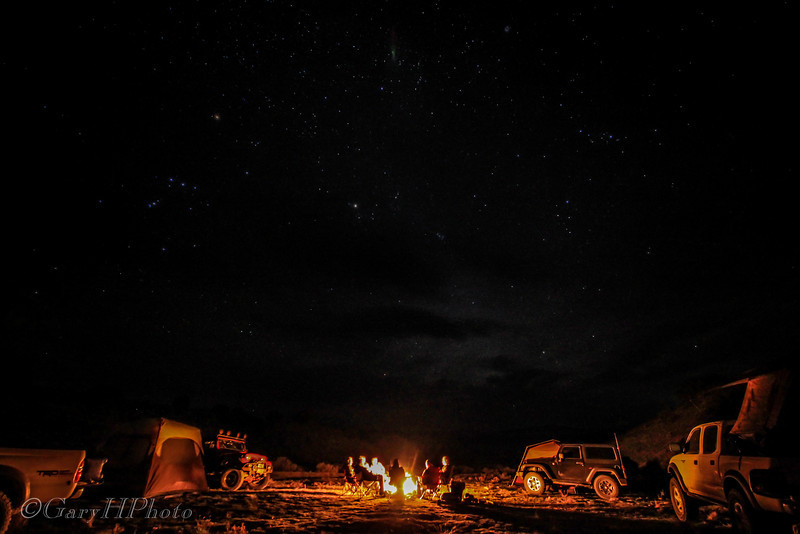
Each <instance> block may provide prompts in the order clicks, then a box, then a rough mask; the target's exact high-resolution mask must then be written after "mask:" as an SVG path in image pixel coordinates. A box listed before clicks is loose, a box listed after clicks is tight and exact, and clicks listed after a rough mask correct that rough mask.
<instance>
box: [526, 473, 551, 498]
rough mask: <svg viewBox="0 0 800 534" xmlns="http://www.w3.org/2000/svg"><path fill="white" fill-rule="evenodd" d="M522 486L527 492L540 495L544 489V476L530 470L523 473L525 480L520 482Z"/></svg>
mask: <svg viewBox="0 0 800 534" xmlns="http://www.w3.org/2000/svg"><path fill="white" fill-rule="evenodd" d="M522 487H523V488H525V491H527V492H528V493H532V494H533V495H542V494H544V490H545V489H546V486H545V483H544V477H543V476H542V475H540V474H539V473H537V472H536V471H531V472H530V473H528V474H527V475H525V481H524V483H523V484H522Z"/></svg>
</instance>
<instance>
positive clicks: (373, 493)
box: [360, 480, 381, 497]
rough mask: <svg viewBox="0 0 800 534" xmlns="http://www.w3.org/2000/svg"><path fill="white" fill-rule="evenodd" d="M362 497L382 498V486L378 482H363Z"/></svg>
mask: <svg viewBox="0 0 800 534" xmlns="http://www.w3.org/2000/svg"><path fill="white" fill-rule="evenodd" d="M360 487H361V495H363V496H364V497H380V496H381V484H380V481H378V480H362V481H361V486H360Z"/></svg>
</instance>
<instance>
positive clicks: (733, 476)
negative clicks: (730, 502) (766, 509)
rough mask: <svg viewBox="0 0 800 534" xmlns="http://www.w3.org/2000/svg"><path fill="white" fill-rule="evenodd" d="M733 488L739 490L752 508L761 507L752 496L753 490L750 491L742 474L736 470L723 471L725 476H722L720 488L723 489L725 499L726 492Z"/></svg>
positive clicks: (726, 496)
mask: <svg viewBox="0 0 800 534" xmlns="http://www.w3.org/2000/svg"><path fill="white" fill-rule="evenodd" d="M734 488H735V489H738V490H741V492H742V494H743V495H744V496H745V497H747V500H748V501H749V502H750V506H752V507H753V509H754V510H760V509H761V506H759V505H758V502H757V501H756V498H755V497H754V496H753V492H752V491H750V485H749V484H748V483H747V482H746V481H745V479H744V477H743V476H742V474H741V473H739V472H737V471H728V472H727V473H725V476H723V477H722V489H723V491H725V498H726V499H727V498H728V492H729V491H730V490H732V489H734Z"/></svg>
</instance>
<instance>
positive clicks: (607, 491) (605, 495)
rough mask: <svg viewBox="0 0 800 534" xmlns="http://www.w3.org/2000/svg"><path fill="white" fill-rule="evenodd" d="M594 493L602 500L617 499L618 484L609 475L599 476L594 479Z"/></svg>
mask: <svg viewBox="0 0 800 534" xmlns="http://www.w3.org/2000/svg"><path fill="white" fill-rule="evenodd" d="M592 486H594V492H595V493H597V496H598V497H600V498H601V499H603V500H606V501H610V500H612V499H616V498H617V497H619V482H617V479H616V478H614V477H612V476H609V475H599V476H598V477H596V478H595V479H594V483H593V484H592Z"/></svg>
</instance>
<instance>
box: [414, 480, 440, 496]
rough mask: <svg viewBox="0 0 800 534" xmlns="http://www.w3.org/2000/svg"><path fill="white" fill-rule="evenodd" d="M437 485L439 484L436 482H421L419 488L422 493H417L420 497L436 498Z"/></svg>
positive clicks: (437, 494)
mask: <svg viewBox="0 0 800 534" xmlns="http://www.w3.org/2000/svg"><path fill="white" fill-rule="evenodd" d="M439 486H440V484H439V483H438V481H437V482H433V483H431V484H422V485H421V490H422V494H421V495H419V498H420V499H436V498H438V496H439ZM418 488H419V486H418Z"/></svg>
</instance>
